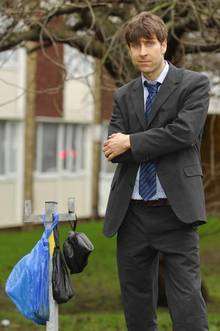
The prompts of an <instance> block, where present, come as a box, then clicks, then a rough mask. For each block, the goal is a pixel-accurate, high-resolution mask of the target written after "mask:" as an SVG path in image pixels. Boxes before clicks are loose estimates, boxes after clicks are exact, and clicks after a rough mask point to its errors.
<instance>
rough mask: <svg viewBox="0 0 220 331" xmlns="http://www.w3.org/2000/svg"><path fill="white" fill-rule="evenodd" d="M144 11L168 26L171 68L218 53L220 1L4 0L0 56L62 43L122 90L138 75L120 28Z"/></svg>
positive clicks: (1, 10)
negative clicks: (99, 66)
mask: <svg viewBox="0 0 220 331" xmlns="http://www.w3.org/2000/svg"><path fill="white" fill-rule="evenodd" d="M143 10H147V11H151V12H153V13H156V14H158V15H160V16H161V17H162V18H163V19H164V21H165V22H166V24H167V27H168V29H169V32H170V33H169V40H168V50H167V54H166V55H167V59H169V60H171V61H172V62H173V63H175V64H182V63H183V61H184V57H185V55H186V54H197V53H201V52H202V53H204V52H207V53H214V52H218V51H219V50H220V37H219V35H220V7H219V0H184V1H183V0H170V1H169V0H168V1H167V0H166V1H165V0H149V1H145V0H134V1H131V0H126V1H118V0H112V1H101V0H100V1H98V0H90V1H89V0H83V1H80V0H75V1H72V0H65V1H64V0H56V1H54V0H50V1H40V0H17V1H11V0H5V1H2V2H1V5H0V12H1V21H2V24H1V30H0V51H4V50H7V49H11V48H14V47H17V46H24V47H25V45H26V42H27V41H35V42H37V43H38V45H37V46H36V48H38V47H47V46H49V45H55V43H66V44H69V45H71V46H72V47H75V48H77V49H78V50H79V51H81V52H82V53H84V54H89V55H91V56H93V57H95V58H98V59H100V60H101V62H102V63H103V65H105V67H106V69H107V70H108V72H109V73H110V75H111V76H112V77H114V78H115V80H116V84H117V85H121V84H123V83H125V82H127V81H129V80H130V79H131V78H133V76H134V75H135V74H136V72H135V69H134V68H133V66H132V65H131V62H130V59H129V56H128V53H127V49H126V47H125V44H124V40H123V35H122V33H121V31H122V27H123V25H124V24H126V21H127V20H128V19H129V18H130V17H131V16H133V15H135V14H136V13H138V12H140V11H143ZM125 63H126V65H125ZM208 66H209V64H208V63H207V69H208Z"/></svg>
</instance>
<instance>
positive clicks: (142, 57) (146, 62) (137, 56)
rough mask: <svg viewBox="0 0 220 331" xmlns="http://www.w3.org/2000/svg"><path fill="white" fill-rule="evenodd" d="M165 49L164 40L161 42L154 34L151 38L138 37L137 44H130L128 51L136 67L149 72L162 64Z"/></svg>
mask: <svg viewBox="0 0 220 331" xmlns="http://www.w3.org/2000/svg"><path fill="white" fill-rule="evenodd" d="M166 49H167V42H166V41H164V42H163V43H162V44H161V43H160V42H159V40H158V39H157V37H156V36H152V38H151V39H146V38H140V39H139V41H138V43H137V44H133V43H132V44H130V47H129V53H130V56H131V60H132V62H133V64H134V65H135V66H136V67H137V69H138V70H139V71H141V72H143V73H146V74H150V73H153V72H155V71H157V70H158V68H160V66H161V65H162V64H163V61H164V54H165V52H166Z"/></svg>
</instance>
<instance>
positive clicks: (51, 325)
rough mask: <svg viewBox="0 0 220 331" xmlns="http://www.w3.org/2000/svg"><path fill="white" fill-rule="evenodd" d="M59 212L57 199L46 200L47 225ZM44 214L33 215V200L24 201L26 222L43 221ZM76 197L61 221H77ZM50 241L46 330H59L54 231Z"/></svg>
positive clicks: (70, 199)
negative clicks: (54, 278)
mask: <svg viewBox="0 0 220 331" xmlns="http://www.w3.org/2000/svg"><path fill="white" fill-rule="evenodd" d="M55 212H57V202H55V201H46V202H45V213H46V215H45V216H46V227H50V226H51V224H52V222H53V213H55ZM42 216H43V215H33V214H32V211H31V201H30V200H26V201H25V202H24V222H25V223H31V222H37V223H39V222H41V223H42ZM75 220H76V214H75V198H69V199H68V213H67V214H59V222H63V221H75ZM49 243H50V265H49V282H50V283H49V307H50V319H49V321H48V322H47V325H46V331H58V330H59V318H58V317H59V316H58V304H57V303H56V301H55V300H54V299H53V292H52V270H53V265H52V257H53V250H54V246H55V243H54V237H53V233H52V234H51V236H50V237H49Z"/></svg>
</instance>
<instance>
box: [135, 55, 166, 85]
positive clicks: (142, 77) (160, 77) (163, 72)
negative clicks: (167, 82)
mask: <svg viewBox="0 0 220 331" xmlns="http://www.w3.org/2000/svg"><path fill="white" fill-rule="evenodd" d="M164 62H165V67H164V68H163V70H162V72H161V73H160V75H159V76H158V77H157V79H155V80H149V79H147V78H146V77H145V76H144V74H143V72H142V73H141V79H142V84H143V86H144V82H145V80H146V81H147V82H148V83H150V84H156V82H159V83H160V84H162V83H163V81H164V79H165V77H166V75H167V73H168V70H169V64H168V62H167V61H166V60H164Z"/></svg>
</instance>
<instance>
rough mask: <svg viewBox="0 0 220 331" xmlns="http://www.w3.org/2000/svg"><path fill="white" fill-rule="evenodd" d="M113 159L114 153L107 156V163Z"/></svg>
mask: <svg viewBox="0 0 220 331" xmlns="http://www.w3.org/2000/svg"><path fill="white" fill-rule="evenodd" d="M114 157H115V154H114V153H111V154H110V155H109V156H108V161H111V160H112V159H113V158H114Z"/></svg>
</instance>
